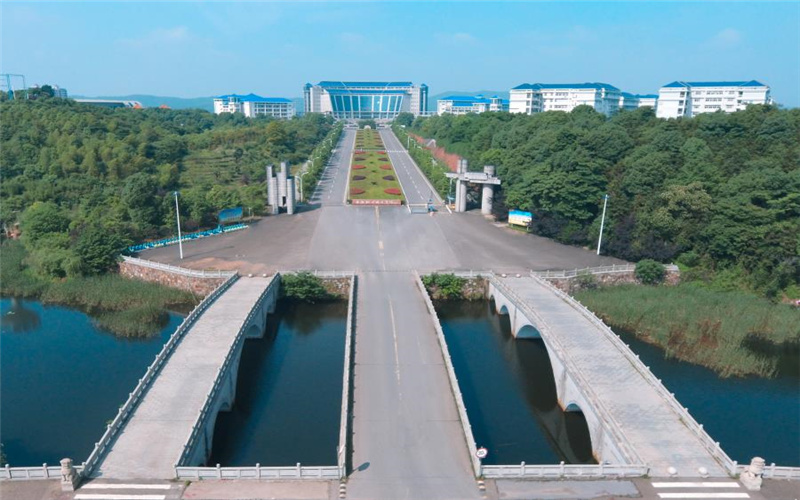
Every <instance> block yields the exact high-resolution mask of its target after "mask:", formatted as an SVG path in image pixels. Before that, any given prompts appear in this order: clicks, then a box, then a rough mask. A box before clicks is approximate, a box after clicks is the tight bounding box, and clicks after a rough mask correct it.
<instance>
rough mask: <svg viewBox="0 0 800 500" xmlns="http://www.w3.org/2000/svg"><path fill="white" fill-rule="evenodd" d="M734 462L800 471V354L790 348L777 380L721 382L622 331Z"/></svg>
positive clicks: (781, 359)
mask: <svg viewBox="0 0 800 500" xmlns="http://www.w3.org/2000/svg"><path fill="white" fill-rule="evenodd" d="M616 331H617V332H618V333H619V334H620V336H621V337H622V339H623V340H624V341H625V343H627V344H630V346H631V349H633V351H634V352H635V353H636V354H638V355H639V356H640V358H641V359H642V361H644V363H645V364H646V365H649V366H650V369H651V370H652V371H653V373H654V374H655V375H656V376H657V377H658V378H660V379H662V382H663V383H664V385H665V386H666V387H667V388H668V389H669V390H670V392H674V393H675V397H676V398H677V399H678V401H679V402H680V403H681V404H682V405H683V406H685V407H687V408H689V413H691V414H692V416H693V417H694V418H695V420H697V421H698V422H700V423H701V424H703V426H704V427H705V429H706V431H708V433H709V435H710V436H711V437H712V438H713V439H714V440H716V441H719V442H720V445H721V446H722V449H723V450H725V452H726V453H727V454H728V455H729V456H730V457H731V459H733V460H736V461H738V462H739V463H740V464H741V463H748V464H749V463H750V459H751V458H753V457H754V456H760V457H762V458H764V459H765V460H766V461H767V463H768V464H769V463H772V462H774V463H776V464H778V465H786V466H800V369H798V363H800V352H798V349H797V346H796V345H795V346H787V347H785V348H784V349H783V350H781V352H775V349H774V348H773V349H771V351H772V352H771V353H770V354H772V355H776V356H779V363H778V366H779V369H780V374H779V375H778V377H777V378H774V379H765V378H757V377H745V378H741V377H737V378H720V377H719V376H718V375H717V374H716V373H714V372H713V371H712V370H709V369H708V368H705V367H703V366H699V365H693V364H689V363H685V362H682V361H678V360H675V359H666V358H665V357H664V351H663V350H662V349H661V348H659V347H656V346H653V345H650V344H647V343H645V342H643V341H641V340H638V339H637V338H636V337H635V336H634V335H633V334H631V333H629V332H625V331H623V330H620V329H616Z"/></svg>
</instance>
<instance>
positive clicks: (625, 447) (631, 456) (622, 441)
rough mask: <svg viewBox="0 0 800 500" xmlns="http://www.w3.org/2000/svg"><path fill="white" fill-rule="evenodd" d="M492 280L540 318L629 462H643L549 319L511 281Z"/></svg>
mask: <svg viewBox="0 0 800 500" xmlns="http://www.w3.org/2000/svg"><path fill="white" fill-rule="evenodd" d="M541 281H544V280H541ZM490 282H491V283H492V285H494V286H495V288H497V289H499V290H500V291H501V292H502V293H503V294H505V296H506V298H507V299H509V300H511V301H512V302H513V303H514V304H515V305H516V306H517V307H518V308H519V309H522V310H523V311H524V312H525V314H527V315H528V317H529V318H530V319H531V320H534V321H536V322H537V326H541V329H540V331H541V333H542V337H543V338H545V339H546V341H547V342H548V346H549V347H551V348H552V349H553V350H554V351H555V353H556V355H557V356H558V357H559V359H560V360H561V362H562V363H564V365H565V367H566V368H567V370H568V372H569V373H570V374H571V375H572V376H573V377H574V378H575V382H576V384H575V385H576V386H577V389H578V390H579V391H581V392H582V393H583V395H584V396H585V397H586V399H587V400H588V401H589V402H590V403H591V404H592V408H593V410H594V411H595V413H596V414H597V417H598V418H599V419H600V421H602V422H603V423H604V424H605V427H606V430H607V431H608V432H609V433H610V434H611V436H612V438H613V440H614V442H615V443H616V444H617V447H618V449H619V451H620V453H622V455H623V456H624V457H625V461H626V463H628V464H641V463H643V462H644V461H643V460H642V459H641V457H640V456H639V454H638V453H636V450H635V449H634V447H633V446H632V445H631V443H630V442H629V441H628V438H627V437H626V436H625V434H624V433H623V432H622V428H621V426H620V425H619V422H617V421H616V419H615V418H614V416H613V414H612V413H611V412H610V411H609V410H608V408H606V406H605V404H603V402H602V400H601V399H600V398H599V397H598V396H597V394H595V392H594V390H593V389H592V386H591V385H590V384H589V382H588V381H587V379H586V376H585V375H584V374H583V371H582V370H581V369H580V368H579V367H578V365H577V364H576V363H575V362H573V360H572V358H571V357H570V356H569V355H568V354H567V349H566V348H565V347H564V346H563V345H562V343H561V341H560V340H559V338H558V336H557V335H555V334H553V333H552V331H551V330H550V327H549V326H548V324H547V322H546V321H544V320H543V319H542V317H541V316H539V314H538V313H537V312H536V311H534V310H533V309H532V308H531V307H529V306H528V304H527V302H525V300H523V299H522V298H521V297H520V296H519V295H517V293H516V292H514V291H513V290H512V289H511V288H510V287H509V286H508V285H506V284H505V283H503V282H502V281H500V280H498V279H497V278H496V277H494V276H493V277H491V278H490Z"/></svg>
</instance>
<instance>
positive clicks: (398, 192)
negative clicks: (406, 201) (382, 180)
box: [383, 188, 403, 195]
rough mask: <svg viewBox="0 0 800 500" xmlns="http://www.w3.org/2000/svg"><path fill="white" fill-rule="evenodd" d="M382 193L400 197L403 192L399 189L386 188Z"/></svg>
mask: <svg viewBox="0 0 800 500" xmlns="http://www.w3.org/2000/svg"><path fill="white" fill-rule="evenodd" d="M383 192H384V193H386V194H393V195H402V194H403V191H401V190H400V188H386V189H384V190H383Z"/></svg>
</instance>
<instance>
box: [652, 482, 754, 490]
mask: <svg viewBox="0 0 800 500" xmlns="http://www.w3.org/2000/svg"><path fill="white" fill-rule="evenodd" d="M652 485H653V488H738V487H739V483H737V482H735V481H727V482H715V483H712V482H704V483H652Z"/></svg>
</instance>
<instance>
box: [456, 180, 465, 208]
mask: <svg viewBox="0 0 800 500" xmlns="http://www.w3.org/2000/svg"><path fill="white" fill-rule="evenodd" d="M457 188H458V193H459V202H458V206H457V207H456V212H466V211H467V182H466V181H462V180H459V181H458V185H457Z"/></svg>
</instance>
